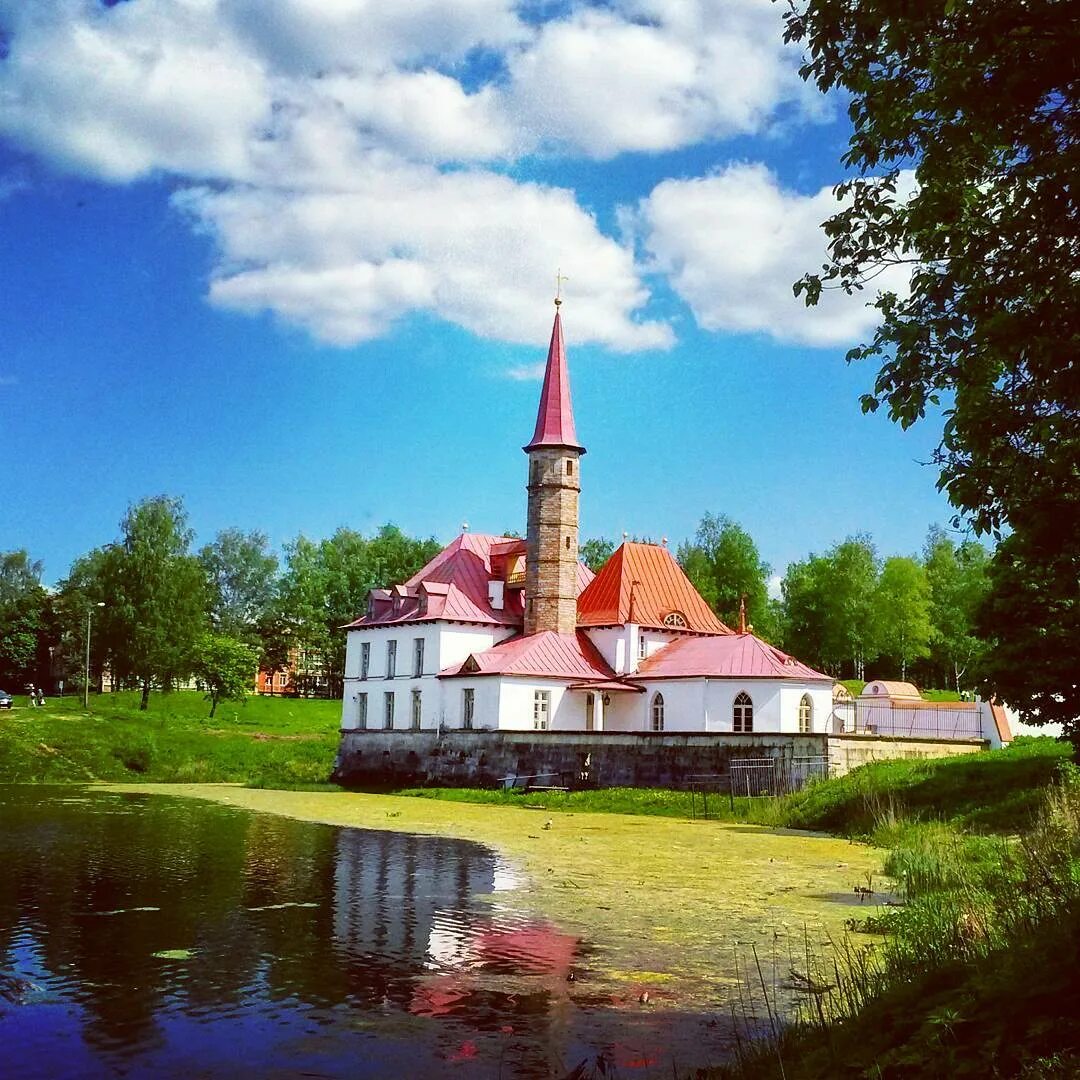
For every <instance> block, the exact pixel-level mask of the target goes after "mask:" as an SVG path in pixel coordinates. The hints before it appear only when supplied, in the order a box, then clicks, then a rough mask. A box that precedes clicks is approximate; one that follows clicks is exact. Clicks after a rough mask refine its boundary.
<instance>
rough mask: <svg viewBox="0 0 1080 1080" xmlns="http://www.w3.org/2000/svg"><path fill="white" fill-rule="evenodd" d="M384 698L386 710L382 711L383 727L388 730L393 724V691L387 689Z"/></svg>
mask: <svg viewBox="0 0 1080 1080" xmlns="http://www.w3.org/2000/svg"><path fill="white" fill-rule="evenodd" d="M384 698H385V706H384V708H385V710H386V711H385V712H384V713H383V727H384V728H386V730H387V731H389V730H390V729H391V728H392V727H393V726H394V691H393V690H387V692H386V694H385V695H384Z"/></svg>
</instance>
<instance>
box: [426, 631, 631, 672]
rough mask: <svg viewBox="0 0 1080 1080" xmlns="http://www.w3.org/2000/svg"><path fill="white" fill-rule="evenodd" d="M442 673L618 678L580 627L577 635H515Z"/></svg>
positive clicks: (547, 632)
mask: <svg viewBox="0 0 1080 1080" xmlns="http://www.w3.org/2000/svg"><path fill="white" fill-rule="evenodd" d="M439 675H440V676H441V677H451V676H454V675H531V676H534V677H536V678H544V679H573V680H574V681H578V682H580V681H585V682H595V681H597V680H612V679H615V672H614V671H612V670H611V668H609V667H608V665H607V663H606V662H605V660H604V658H603V657H602V656H601V655H600V653H599V651H598V650H597V648H596V646H595V645H593V643H592V642H591V641H590V640H589V639H588V638H587V637H586V636H585V634H583V633H582V632H581V631H580V630H579V631H578V632H577V633H575V634H559V633H556V632H555V631H554V630H544V631H542V632H541V633H539V634H530V635H529V636H528V637H525V636H519V637H512V638H510V639H509V640H507V641H501V642H499V644H498V645H495V646H493V647H492V648H490V649H485V650H484V651H483V652H478V653H473V654H472V655H471V656H468V657H466V658H465V660H464V661H463V662H462V663H460V664H455V665H453V666H452V667H448V668H446V669H445V670H443V671H440V672H439Z"/></svg>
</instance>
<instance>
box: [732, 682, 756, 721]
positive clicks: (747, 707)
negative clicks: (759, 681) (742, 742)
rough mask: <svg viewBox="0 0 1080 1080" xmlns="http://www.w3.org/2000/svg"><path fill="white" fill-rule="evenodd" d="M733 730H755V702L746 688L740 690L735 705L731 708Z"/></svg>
mask: <svg viewBox="0 0 1080 1080" xmlns="http://www.w3.org/2000/svg"><path fill="white" fill-rule="evenodd" d="M731 719H732V730H733V731H753V730H754V703H753V702H752V701H751V700H750V695H749V694H748V693H747V692H746V691H745V690H740V691H739V693H738V695H737V696H736V698H735V705H734V707H733V708H732V710H731Z"/></svg>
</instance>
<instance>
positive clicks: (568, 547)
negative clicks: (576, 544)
mask: <svg viewBox="0 0 1080 1080" xmlns="http://www.w3.org/2000/svg"><path fill="white" fill-rule="evenodd" d="M566 550H567V551H569V550H570V537H569V536H568V537H567V538H566Z"/></svg>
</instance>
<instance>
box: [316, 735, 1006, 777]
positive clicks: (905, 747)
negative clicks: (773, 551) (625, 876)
mask: <svg viewBox="0 0 1080 1080" xmlns="http://www.w3.org/2000/svg"><path fill="white" fill-rule="evenodd" d="M985 747H986V743H985V742H983V741H981V740H974V741H970V742H962V741H958V740H944V739H896V738H886V737H878V736H873V735H782V734H779V733H774V734H769V733H765V732H763V733H760V734H752V735H736V734H722V735H717V734H709V735H706V734H690V733H688V734H669V735H657V734H652V733H645V732H584V731H582V732H551V731H547V732H544V731H536V732H532V731H529V732H524V731H522V732H517V731H461V730H454V731H446V732H443V733H442V734H438V733H436V732H433V731H416V732H412V731H370V730H369V731H343V732H342V737H341V746H340V748H339V750H338V760H337V764H336V767H335V770H334V779H335V780H337V781H338V782H339V783H342V784H345V785H351V786H354V787H396V786H416V787H420V786H424V785H432V786H442V787H474V786H478V785H479V786H487V785H493V784H495V783H496V781H498V780H500V779H501V778H502V777H506V776H535V775H537V774H540V773H562V774H566V776H567V778H570V777H580V776H581V775H582V774H586V773H587V774H588V777H589V781H590V782H591V783H594V784H596V785H598V786H600V787H670V788H679V787H686V786H687V784H688V783H689V781H690V778H691V777H693V776H695V775H696V776H703V775H716V774H719V773H726V772H727V771H728V767H729V763H730V762H731V760H732V758H747V757H752V758H765V757H772V758H777V759H783V758H788V759H790V758H793V757H828V759H829V765H830V768H829V771H830V774H831V775H833V776H841V775H843V774H844V773H846V772H848V771H850V770H851V769H854V768H856V767H857V766H858V765H863V764H865V763H866V762H868V761H876V760H880V759H883V758H905V757H946V756H948V755H949V754H970V753H973V752H975V751H978V750H982V749H985Z"/></svg>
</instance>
